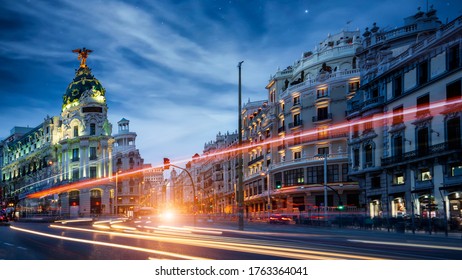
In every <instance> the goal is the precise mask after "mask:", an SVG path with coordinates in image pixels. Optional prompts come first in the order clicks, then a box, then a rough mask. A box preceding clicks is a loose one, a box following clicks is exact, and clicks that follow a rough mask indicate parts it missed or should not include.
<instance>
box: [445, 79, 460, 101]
mask: <svg viewBox="0 0 462 280" xmlns="http://www.w3.org/2000/svg"><path fill="white" fill-rule="evenodd" d="M460 96H461V81H460V80H458V81H455V82H453V83H450V84H448V85H447V86H446V100H448V101H451V100H454V99H459V98H460Z"/></svg>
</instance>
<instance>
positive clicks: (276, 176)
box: [274, 172, 282, 188]
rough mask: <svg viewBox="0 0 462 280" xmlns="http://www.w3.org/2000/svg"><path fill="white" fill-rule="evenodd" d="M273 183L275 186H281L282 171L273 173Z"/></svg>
mask: <svg viewBox="0 0 462 280" xmlns="http://www.w3.org/2000/svg"><path fill="white" fill-rule="evenodd" d="M274 183H275V185H276V186H275V188H281V187H282V173H281V172H278V173H276V174H274Z"/></svg>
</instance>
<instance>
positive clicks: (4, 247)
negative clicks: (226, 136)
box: [0, 220, 462, 260]
mask: <svg viewBox="0 0 462 280" xmlns="http://www.w3.org/2000/svg"><path fill="white" fill-rule="evenodd" d="M0 236H1V241H0V258H1V259H5V260H146V259H172V260H181V259H196V260H201V259H213V260H215V259H216V260H278V259H281V260H282V259H293V260H295V259H299V260H338V259H351V260H372V259H384V260H451V259H456V260H460V259H462V239H461V238H460V236H459V237H458V236H455V235H454V236H450V237H445V236H444V234H441V233H440V234H439V235H432V236H429V235H424V234H415V235H413V234H408V233H406V234H402V233H395V232H387V231H371V230H354V229H339V228H322V227H308V226H299V225H269V224H266V223H246V225H245V230H244V231H239V230H237V225H236V224H235V223H232V222H214V221H205V220H204V221H202V220H201V221H198V222H197V223H196V226H193V225H192V224H191V223H184V222H181V224H178V223H173V222H160V221H151V220H135V221H133V220H131V221H125V222H122V221H118V220H101V221H98V222H96V223H93V222H88V221H82V222H77V223H75V222H64V223H52V224H49V223H31V222H27V223H26V222H12V223H11V225H10V226H9V227H7V226H4V227H0Z"/></svg>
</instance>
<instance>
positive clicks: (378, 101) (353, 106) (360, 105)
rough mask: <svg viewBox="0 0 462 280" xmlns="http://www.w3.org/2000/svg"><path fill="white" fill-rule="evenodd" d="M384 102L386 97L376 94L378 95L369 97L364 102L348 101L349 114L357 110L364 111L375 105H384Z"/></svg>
mask: <svg viewBox="0 0 462 280" xmlns="http://www.w3.org/2000/svg"><path fill="white" fill-rule="evenodd" d="M384 102H385V97H383V96H376V97H372V98H370V99H367V100H366V101H364V102H356V103H348V110H347V115H350V114H352V113H354V112H357V111H364V110H367V109H371V108H373V107H375V106H379V105H383V104H384Z"/></svg>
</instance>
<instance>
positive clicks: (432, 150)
mask: <svg viewBox="0 0 462 280" xmlns="http://www.w3.org/2000/svg"><path fill="white" fill-rule="evenodd" d="M460 148H461V147H460V146H455V145H452V146H450V145H449V144H448V142H444V143H440V144H436V145H432V146H428V147H427V148H423V147H420V148H418V149H416V150H414V151H410V152H407V153H403V154H401V155H396V156H391V157H386V158H382V166H388V165H393V164H397V163H405V162H412V161H416V160H419V159H421V158H423V157H426V156H430V155H438V154H441V153H448V152H451V151H453V150H454V149H460Z"/></svg>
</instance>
